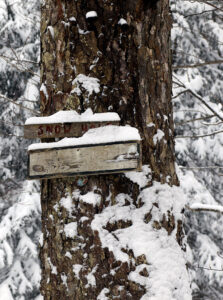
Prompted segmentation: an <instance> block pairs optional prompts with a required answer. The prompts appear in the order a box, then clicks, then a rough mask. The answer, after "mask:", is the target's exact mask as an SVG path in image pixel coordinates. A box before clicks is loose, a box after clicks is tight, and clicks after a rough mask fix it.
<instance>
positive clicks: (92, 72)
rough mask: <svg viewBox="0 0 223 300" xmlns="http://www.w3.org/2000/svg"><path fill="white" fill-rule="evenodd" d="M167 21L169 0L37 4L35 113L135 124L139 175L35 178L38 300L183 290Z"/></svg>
mask: <svg viewBox="0 0 223 300" xmlns="http://www.w3.org/2000/svg"><path fill="white" fill-rule="evenodd" d="M171 25H172V19H171V15H170V11H169V1H167V0H159V1H152V2H144V1H128V2H125V3H124V2H122V1H107V2H106V3H105V2H104V1H98V2H94V1H81V2H70V1H54V0H48V1H45V3H44V4H43V7H42V17H41V42H42V43H41V44H42V59H41V61H42V65H41V89H40V91H41V112H42V114H43V115H50V114H52V113H55V112H56V111H58V110H69V109H74V110H76V111H78V112H80V113H81V112H84V111H85V110H86V109H87V108H89V107H90V108H91V109H92V110H93V111H94V112H105V111H115V112H118V114H119V115H120V117H121V123H122V125H126V124H129V125H132V126H135V127H137V128H138V129H139V131H140V133H141V137H142V146H143V164H144V166H143V173H141V174H138V173H131V174H130V175H127V174H126V175H124V174H123V175H103V176H91V177H89V178H88V182H87V183H86V185H84V186H83V187H78V186H77V183H76V178H68V179H54V180H43V181H42V188H41V192H42V193H41V203H42V230H43V245H42V247H41V255H40V257H41V264H42V276H43V277H42V278H43V279H42V284H41V292H42V294H43V295H44V298H45V299H58V298H63V299H74V298H75V299H86V298H90V299H102V298H103V299H104V298H106V299H107V298H114V297H116V298H117V299H141V297H143V296H144V297H151V299H152V297H154V299H155V298H156V297H159V296H160V295H161V294H163V292H164V291H165V293H167V294H169V297H170V298H171V297H175V298H176V299H182V296H183V297H185V299H189V295H190V290H189V285H188V279H187V273H186V266H185V261H184V259H183V254H182V253H181V250H180V247H183V245H182V237H183V234H182V222H181V219H180V211H181V208H182V204H183V201H182V199H181V197H182V195H181V193H180V189H179V188H177V187H171V186H174V185H178V180H177V176H176V173H175V166H174V145H173V120H172V105H171V59H170V57H171V56H170V47H169V45H170V30H171ZM142 178H143V182H142V181H141V180H142ZM165 183H167V184H165ZM162 184H163V185H162ZM164 184H165V185H164ZM68 229H70V230H68ZM177 242H178V245H177ZM171 243H172V246H170V244H171ZM155 249H156V250H155ZM154 250H155V252H156V254H155V253H154ZM163 256H164V257H165V258H164V257H163ZM164 268H165V271H164ZM173 268H174V270H175V273H174V274H173ZM170 273H171V274H172V276H171V279H170V275H169V274H170ZM161 274H162V276H161ZM150 277H151V279H150ZM152 278H153V279H152ZM179 278H181V281H180V282H179ZM167 282H168V284H167ZM157 285H158V287H157Z"/></svg>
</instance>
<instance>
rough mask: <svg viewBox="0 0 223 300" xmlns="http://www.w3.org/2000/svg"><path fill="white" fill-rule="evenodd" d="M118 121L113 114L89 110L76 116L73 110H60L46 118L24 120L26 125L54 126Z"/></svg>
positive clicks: (116, 116)
mask: <svg viewBox="0 0 223 300" xmlns="http://www.w3.org/2000/svg"><path fill="white" fill-rule="evenodd" d="M112 121H120V117H119V115H118V114H117V113H115V112H107V113H96V114H94V113H93V112H92V110H91V109H90V108H88V109H87V110H86V111H85V112H84V113H82V114H78V113H77V112H76V111H75V110H67V111H64V110H61V111H58V112H56V113H55V114H53V115H51V116H47V117H32V118H29V119H27V120H26V122H25V124H26V125H34V124H56V123H75V122H77V123H80V122H112Z"/></svg>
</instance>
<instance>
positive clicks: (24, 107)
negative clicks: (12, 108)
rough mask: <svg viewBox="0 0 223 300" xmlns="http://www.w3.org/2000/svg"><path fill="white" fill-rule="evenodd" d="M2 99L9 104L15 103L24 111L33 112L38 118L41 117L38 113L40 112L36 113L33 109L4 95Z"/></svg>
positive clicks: (0, 97) (1, 96)
mask: <svg viewBox="0 0 223 300" xmlns="http://www.w3.org/2000/svg"><path fill="white" fill-rule="evenodd" d="M0 99H3V100H5V101H7V102H11V103H13V104H14V105H16V106H19V107H20V108H22V109H26V110H28V111H30V112H32V113H33V114H35V115H37V116H39V115H40V113H38V112H37V111H35V110H34V109H31V108H29V107H26V106H23V105H22V104H20V103H17V102H15V101H14V100H12V99H10V98H8V97H6V96H4V95H2V94H0Z"/></svg>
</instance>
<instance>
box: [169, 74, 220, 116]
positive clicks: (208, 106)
mask: <svg viewBox="0 0 223 300" xmlns="http://www.w3.org/2000/svg"><path fill="white" fill-rule="evenodd" d="M173 76H174V75H173ZM174 77H176V76H174ZM176 78H177V77H176ZM177 80H178V81H179V82H180V83H181V84H182V85H183V87H184V88H185V89H187V90H186V91H187V92H188V93H190V94H191V95H193V96H194V97H195V98H197V99H198V100H199V101H200V102H201V103H203V104H204V105H205V106H206V107H207V108H208V109H209V110H210V111H211V112H212V113H213V114H214V115H215V116H217V117H218V118H219V119H220V120H221V121H223V118H222V117H221V116H220V115H219V114H218V113H217V112H216V111H215V110H214V109H213V108H212V107H211V106H210V105H209V104H207V103H206V102H205V101H204V100H203V99H202V98H201V97H200V96H199V95H198V94H197V93H195V92H194V91H192V90H191V89H189V88H186V86H185V84H183V83H182V82H181V81H180V80H179V79H178V78H177Z"/></svg>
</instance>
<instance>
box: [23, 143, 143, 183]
mask: <svg viewBox="0 0 223 300" xmlns="http://www.w3.org/2000/svg"><path fill="white" fill-rule="evenodd" d="M28 153H29V163H28V172H29V174H28V178H29V179H37V178H60V177H68V176H76V175H96V174H108V173H122V172H127V171H133V170H140V169H141V143H140V141H124V142H123V141H121V142H113V143H106V144H94V145H92V144H91V145H89V144H87V145H78V146H66V147H54V148H47V149H36V150H35V149H34V150H29V152H28Z"/></svg>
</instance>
